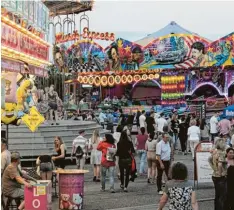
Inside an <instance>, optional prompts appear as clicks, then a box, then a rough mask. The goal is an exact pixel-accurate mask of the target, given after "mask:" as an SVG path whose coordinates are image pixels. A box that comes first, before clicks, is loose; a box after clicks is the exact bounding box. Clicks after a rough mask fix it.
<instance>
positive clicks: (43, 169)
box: [40, 163, 53, 172]
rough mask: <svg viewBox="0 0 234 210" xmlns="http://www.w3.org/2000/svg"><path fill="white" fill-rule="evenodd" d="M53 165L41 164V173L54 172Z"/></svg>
mask: <svg viewBox="0 0 234 210" xmlns="http://www.w3.org/2000/svg"><path fill="white" fill-rule="evenodd" d="M52 170H53V169H52V163H41V164H40V172H49V171H52Z"/></svg>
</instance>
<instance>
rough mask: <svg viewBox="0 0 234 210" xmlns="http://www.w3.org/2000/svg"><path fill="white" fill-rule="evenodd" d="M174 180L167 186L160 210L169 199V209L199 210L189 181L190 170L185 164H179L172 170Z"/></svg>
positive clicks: (160, 203) (174, 165)
mask: <svg viewBox="0 0 234 210" xmlns="http://www.w3.org/2000/svg"><path fill="white" fill-rule="evenodd" d="M171 175H172V180H170V181H168V182H167V183H166V186H165V190H164V193H163V196H162V197H161V199H160V202H159V208H158V210H162V209H163V207H164V206H165V205H166V203H167V201H168V199H169V209H173V210H189V209H191V210H192V209H193V210H198V203H197V200H196V193H195V190H194V188H193V183H192V182H191V181H188V180H187V179H188V169H187V167H186V165H185V164H183V163H180V162H177V163H175V164H173V166H172V169H171Z"/></svg>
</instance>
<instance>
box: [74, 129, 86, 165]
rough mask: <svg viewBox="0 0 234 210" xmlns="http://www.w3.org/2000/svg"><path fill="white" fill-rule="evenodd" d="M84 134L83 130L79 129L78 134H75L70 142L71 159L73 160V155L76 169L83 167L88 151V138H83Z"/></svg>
mask: <svg viewBox="0 0 234 210" xmlns="http://www.w3.org/2000/svg"><path fill="white" fill-rule="evenodd" d="M84 136H85V130H81V131H79V136H77V137H76V138H75V139H74V140H73V143H72V152H71V160H73V156H75V158H76V165H77V168H78V169H84V165H85V159H86V156H87V152H88V140H87V139H86V138H84Z"/></svg>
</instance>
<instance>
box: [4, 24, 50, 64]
mask: <svg viewBox="0 0 234 210" xmlns="http://www.w3.org/2000/svg"><path fill="white" fill-rule="evenodd" d="M1 43H2V46H5V47H9V48H11V49H14V50H16V51H18V52H22V53H25V54H28V55H30V56H33V57H36V58H39V59H42V60H46V61H47V60H48V56H49V47H48V46H47V45H45V44H43V43H39V42H37V41H36V40H34V39H33V38H31V37H29V36H27V35H26V34H24V33H22V32H20V31H18V30H17V29H15V28H13V27H11V26H8V25H7V24H5V23H2V33H1Z"/></svg>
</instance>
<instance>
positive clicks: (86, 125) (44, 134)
mask: <svg viewBox="0 0 234 210" xmlns="http://www.w3.org/2000/svg"><path fill="white" fill-rule="evenodd" d="M2 129H5V126H4V125H3V126H2ZM95 129H98V130H99V132H100V135H101V136H104V134H105V133H108V132H109V131H107V130H103V129H102V127H101V126H100V125H99V124H97V123H96V122H93V121H72V120H66V121H60V122H59V125H50V124H48V125H47V124H42V125H40V126H39V128H38V130H37V131H36V132H34V133H33V132H31V131H30V130H29V128H28V127H27V126H26V125H20V126H18V127H17V126H11V125H9V134H8V135H9V138H8V143H9V150H10V151H18V152H20V155H21V156H22V160H21V161H22V162H23V161H35V159H36V158H37V157H38V156H39V155H42V154H49V155H52V154H55V151H54V137H55V136H60V137H61V138H62V140H63V142H64V143H65V145H66V148H67V154H68V156H70V154H71V149H72V142H73V139H74V138H76V137H77V136H78V133H79V131H80V130H85V132H86V135H85V138H87V139H89V138H91V136H92V133H93V131H94V130H95Z"/></svg>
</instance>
